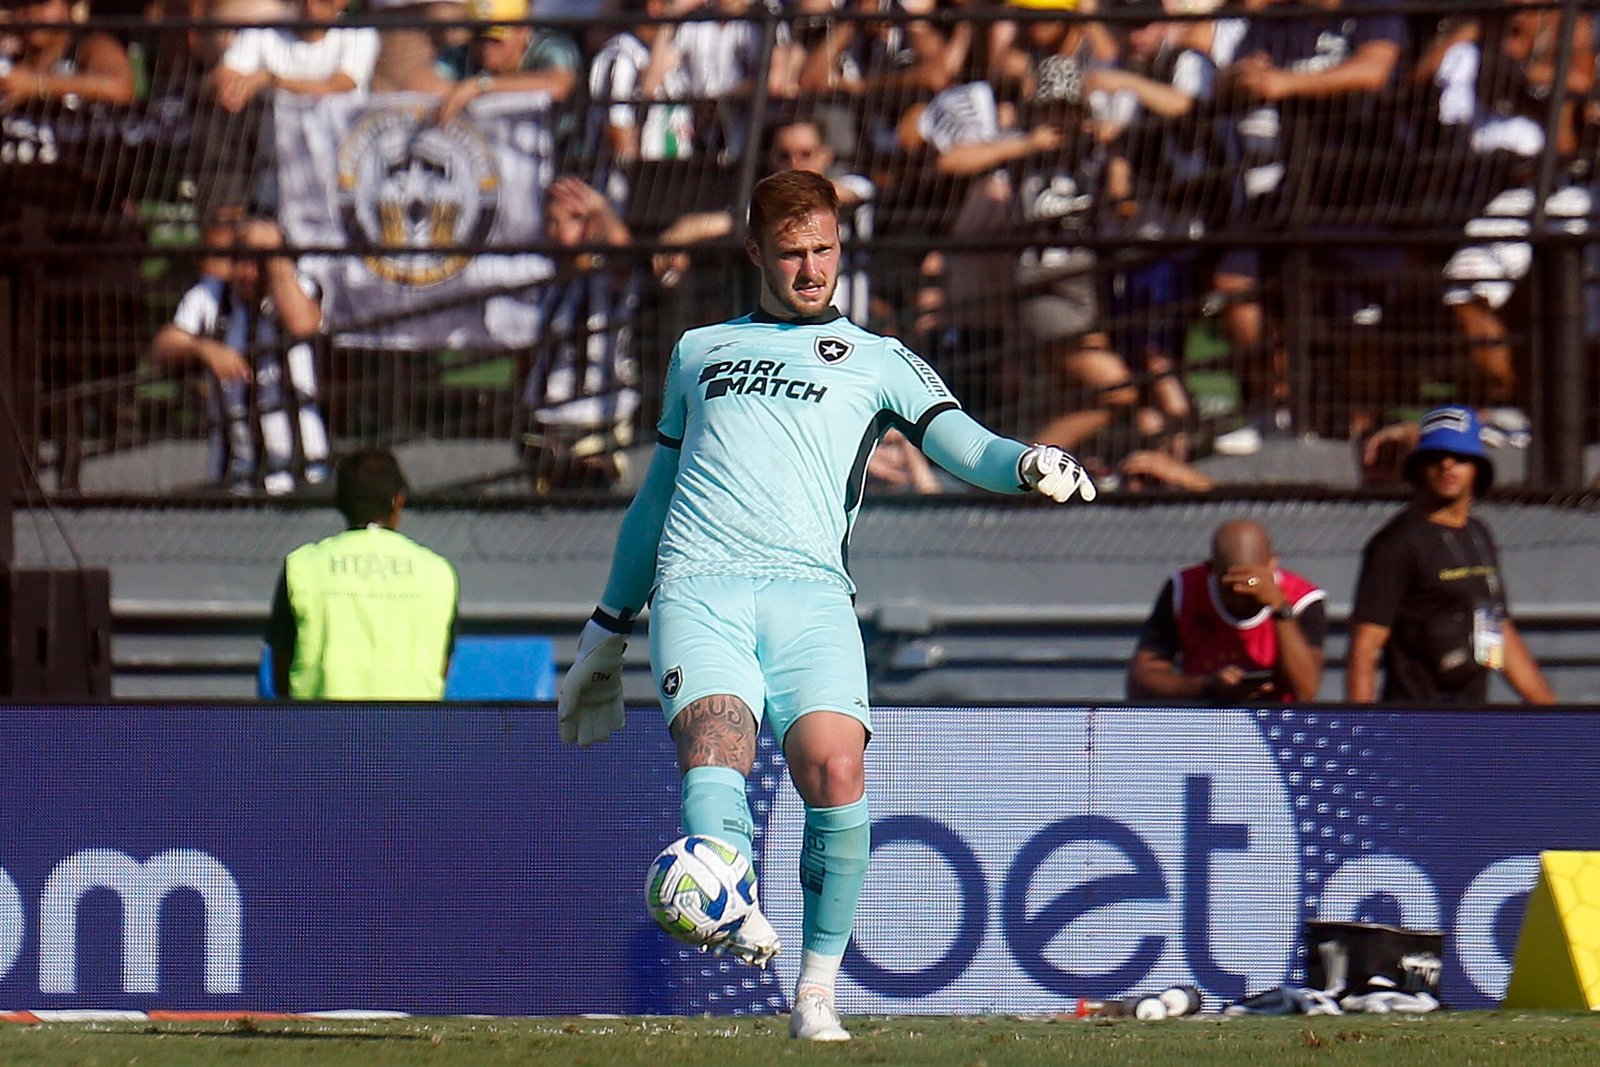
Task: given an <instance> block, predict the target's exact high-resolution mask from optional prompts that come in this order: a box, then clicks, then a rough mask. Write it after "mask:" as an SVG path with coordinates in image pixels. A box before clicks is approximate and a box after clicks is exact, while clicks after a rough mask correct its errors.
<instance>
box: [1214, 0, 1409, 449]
mask: <svg viewBox="0 0 1600 1067" xmlns="http://www.w3.org/2000/svg"><path fill="white" fill-rule="evenodd" d="M1275 2H1287V0H1275ZM1342 4H1343V0H1325V2H1323V3H1320V4H1319V5H1318V6H1317V7H1316V9H1315V11H1316V13H1315V14H1312V15H1309V16H1306V17H1295V18H1261V17H1256V18H1252V19H1251V20H1250V22H1249V25H1248V28H1247V29H1246V31H1245V35H1244V38H1243V40H1241V41H1240V42H1239V45H1238V48H1237V51H1236V58H1235V60H1234V61H1233V62H1232V63H1231V64H1229V65H1228V66H1227V67H1225V68H1224V69H1223V70H1222V71H1221V74H1220V84H1219V95H1220V96H1221V97H1222V98H1223V100H1224V101H1225V102H1227V103H1229V104H1231V105H1232V106H1233V108H1234V109H1235V112H1234V118H1233V123H1234V129H1235V130H1236V134H1237V141H1238V144H1239V151H1240V153H1241V158H1240V160H1239V167H1240V176H1241V177H1240V188H1239V190H1238V193H1237V196H1236V201H1237V204H1238V206H1237V208H1236V210H1235V212H1234V216H1233V217H1232V218H1230V220H1229V223H1228V225H1229V226H1230V228H1232V229H1235V230H1237V231H1241V232H1245V233H1248V231H1249V229H1250V228H1252V227H1254V228H1257V229H1260V230H1265V231H1277V230H1281V228H1282V227H1284V226H1286V225H1297V226H1300V227H1302V228H1306V229H1307V230H1309V231H1310V232H1312V233H1315V232H1317V231H1318V230H1319V229H1320V230H1321V232H1323V233H1327V232H1329V231H1330V230H1331V229H1334V228H1335V227H1336V225H1345V222H1346V220H1349V219H1352V218H1355V219H1359V220H1361V221H1362V222H1364V223H1365V224H1366V225H1368V226H1377V225H1381V224H1383V223H1384V222H1385V221H1387V219H1388V216H1389V213H1390V212H1392V211H1393V209H1394V207H1395V205H1394V204H1393V203H1391V202H1389V201H1387V200H1386V199H1385V198H1386V197H1392V196H1393V195H1396V193H1397V192H1398V190H1399V189H1400V187H1401V186H1402V185H1403V182H1401V181H1400V180H1398V178H1397V177H1395V176H1394V175H1393V174H1391V175H1389V177H1388V178H1387V179H1384V178H1383V176H1382V174H1381V172H1382V171H1383V170H1384V169H1385V168H1387V169H1388V170H1391V171H1394V172H1396V173H1398V170H1399V168H1400V167H1401V166H1403V165H1404V162H1405V160H1406V153H1405V148H1404V137H1403V133H1402V131H1401V129H1400V127H1399V125H1398V123H1397V121H1396V118H1395V113H1396V110H1397V109H1394V108H1392V107H1387V106H1385V105H1384V102H1383V101H1384V99H1385V97H1386V96H1388V95H1392V92H1393V90H1394V88H1395V86H1396V84H1397V82H1398V70H1399V61H1400V55H1401V52H1402V50H1403V49H1404V47H1405V43H1406V28H1405V22H1404V20H1403V19H1402V18H1401V17H1400V16H1399V15H1397V14H1390V13H1387V12H1381V11H1372V10H1371V9H1366V10H1362V11H1358V12H1355V13H1347V12H1344V11H1342V10H1341V7H1342ZM1357 144H1359V145H1360V146H1361V147H1360V150H1359V151H1355V152H1352V151H1348V150H1345V149H1344V147H1343V146H1345V145H1357ZM1291 146H1299V147H1296V148H1295V149H1294V150H1293V151H1291ZM1306 146H1309V148H1307V147H1306ZM1363 168H1365V170H1363ZM1351 198H1354V202H1351ZM1318 259H1319V266H1320V267H1322V268H1324V269H1330V270H1333V271H1337V272H1339V273H1340V274H1341V275H1342V277H1341V279H1340V280H1339V282H1338V283H1337V285H1336V291H1335V293H1334V302H1335V307H1334V308H1333V309H1332V312H1333V316H1334V318H1335V321H1342V322H1343V323H1347V324H1350V325H1352V326H1356V327H1368V326H1372V325H1375V324H1376V323H1378V322H1380V321H1381V320H1382V315H1383V302H1384V301H1383V295H1384V290H1383V285H1384V282H1385V281H1387V280H1389V279H1392V278H1393V277H1394V275H1395V274H1397V273H1398V272H1399V270H1400V268H1401V267H1402V266H1403V263H1404V260H1403V257H1401V256H1400V255H1399V253H1398V251H1397V250H1395V249H1393V248H1370V247H1367V248H1360V247H1351V246H1348V245H1333V246H1330V247H1325V248H1321V249H1319V253H1318ZM1279 273H1280V268H1279V266H1278V264H1277V262H1276V256H1275V255H1269V254H1267V253H1265V252H1262V251H1259V250H1257V249H1254V248H1248V247H1236V248H1230V249H1229V250H1228V251H1227V252H1225V253H1224V254H1223V256H1222V257H1221V259H1220V260H1219V262H1218V263H1217V266H1216V271H1215V274H1214V278H1213V286H1214V288H1215V290H1216V293H1217V295H1218V297H1219V298H1220V300H1221V301H1223V302H1224V309H1223V322H1224V324H1225V327H1226V330H1227V333H1228V339H1229V341H1230V343H1231V344H1232V346H1233V349H1234V352H1235V356H1236V358H1237V360H1238V362H1239V380H1240V391H1241V393H1242V394H1243V398H1242V399H1243V405H1244V407H1245V409H1246V411H1247V413H1248V415H1249V417H1250V419H1251V420H1252V421H1251V423H1250V424H1249V425H1247V426H1245V427H1242V428H1241V429H1240V430H1239V431H1238V432H1237V433H1236V434H1233V435H1226V436H1224V437H1222V438H1219V439H1218V441H1217V449H1218V451H1223V452H1228V453H1231V454H1246V453H1249V452H1254V451H1256V450H1258V449H1259V448H1260V447H1261V436H1262V431H1263V429H1266V430H1287V429H1289V428H1290V419H1291V413H1290V412H1289V410H1288V407H1287V401H1288V397H1289V395H1290V390H1289V384H1288V381H1287V379H1286V378H1285V377H1284V374H1283V370H1282V364H1283V354H1282V352H1281V351H1280V350H1279V348H1278V345H1277V343H1276V342H1275V340H1274V339H1273V333H1274V331H1273V329H1272V328H1271V327H1270V326H1269V323H1268V319H1267V312H1266V309H1265V304H1264V303H1263V300H1262V294H1261V291H1260V290H1261V283H1262V282H1263V280H1264V279H1268V278H1273V277H1275V276H1276V275H1278V274H1279ZM1343 355H1344V357H1345V358H1346V361H1347V362H1348V361H1349V355H1350V353H1348V352H1346V353H1344V354H1343ZM1361 399H1362V400H1371V399H1372V398H1369V397H1362V398H1361ZM1373 417H1374V416H1373V413H1372V412H1371V411H1370V410H1367V409H1366V408H1365V407H1360V408H1356V409H1353V410H1351V411H1350V412H1349V413H1348V418H1347V425H1345V426H1341V427H1337V428H1334V427H1330V429H1336V430H1337V431H1338V432H1340V433H1341V434H1342V435H1350V436H1355V435H1359V434H1360V433H1362V432H1364V430H1366V429H1368V428H1370V425H1371V422H1372V419H1373ZM1302 429H1306V430H1309V429H1310V427H1303V428H1302Z"/></svg>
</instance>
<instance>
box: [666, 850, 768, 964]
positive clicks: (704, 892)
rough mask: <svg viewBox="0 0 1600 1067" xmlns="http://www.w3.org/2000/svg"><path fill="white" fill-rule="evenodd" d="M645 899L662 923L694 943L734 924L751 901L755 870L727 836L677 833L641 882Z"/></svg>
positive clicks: (705, 942)
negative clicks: (679, 835)
mask: <svg viewBox="0 0 1600 1067" xmlns="http://www.w3.org/2000/svg"><path fill="white" fill-rule="evenodd" d="M644 898H645V904H646V906H647V907H648V908H649V909H650V917H651V918H652V919H654V920H655V921H656V925H658V926H660V927H661V929H663V930H665V931H666V932H667V933H669V934H671V935H672V936H673V937H675V938H677V939H678V940H679V941H683V942H685V943H687V944H690V945H694V946H696V947H697V948H705V947H707V946H709V945H713V944H716V943H717V942H718V941H720V940H721V939H722V938H723V937H724V936H725V935H726V934H727V933H728V932H729V931H732V930H736V929H738V927H739V925H740V924H741V923H743V922H744V920H745V917H746V916H748V915H749V914H750V912H751V911H752V910H754V908H755V906H756V872H755V870H754V869H752V868H751V866H750V861H749V860H747V859H745V858H744V856H742V855H741V854H740V853H739V850H738V849H736V848H734V847H733V846H732V845H730V844H728V843H727V842H726V841H722V840H719V839H718V838H715V837H706V836H705V835H703V834H691V835H689V836H688V837H680V838H678V840H676V841H674V842H673V843H672V844H670V845H668V846H667V847H666V848H664V849H662V850H661V854H660V855H659V856H657V857H656V858H655V862H654V863H652V864H650V871H649V874H648V875H646V877H645V882H644Z"/></svg>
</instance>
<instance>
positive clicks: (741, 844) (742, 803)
mask: <svg viewBox="0 0 1600 1067" xmlns="http://www.w3.org/2000/svg"><path fill="white" fill-rule="evenodd" d="M682 819H683V832H684V833H685V834H704V835H705V836H707V837H717V838H721V839H722V840H724V841H726V842H727V843H728V844H730V845H732V846H733V847H734V848H736V849H738V850H739V854H740V855H742V856H743V857H744V858H745V859H747V860H749V861H750V862H751V863H752V864H754V863H755V856H754V855H752V852H753V851H754V850H753V847H752V845H751V843H750V834H751V823H752V821H753V820H752V819H751V816H750V798H749V797H748V796H746V795H745V789H744V775H742V774H740V773H739V772H738V771H736V770H734V769H733V768H731V767H690V768H689V770H688V771H686V772H685V773H684V776H683V808H682Z"/></svg>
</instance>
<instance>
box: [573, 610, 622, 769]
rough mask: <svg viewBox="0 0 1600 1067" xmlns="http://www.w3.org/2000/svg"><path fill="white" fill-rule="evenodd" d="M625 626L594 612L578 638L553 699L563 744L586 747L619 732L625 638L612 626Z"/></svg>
mask: <svg viewBox="0 0 1600 1067" xmlns="http://www.w3.org/2000/svg"><path fill="white" fill-rule="evenodd" d="M608 624H609V625H608ZM628 625H629V624H628V623H627V622H626V621H623V620H619V619H616V618H614V617H611V616H608V615H607V614H606V613H605V612H603V611H596V612H595V613H594V616H593V617H592V618H590V620H589V621H588V622H587V623H585V624H584V626H583V633H581V634H579V635H578V654H577V656H576V657H575V658H574V660H573V663H572V666H571V667H570V668H569V669H568V670H567V674H566V677H564V678H563V679H561V693H560V695H559V696H558V697H557V698H556V708H557V711H558V712H559V715H560V719H561V740H563V741H565V742H566V743H567V744H569V745H570V744H577V745H580V746H582V747H583V748H588V747H589V746H590V745H596V744H599V743H600V742H601V741H604V740H605V739H606V738H608V737H610V736H611V735H612V734H613V733H615V732H616V731H618V730H620V729H622V725H623V722H624V721H625V716H624V713H623V710H622V653H623V650H624V649H626V648H627V647H628V635H627V633H626V631H625V630H624V632H620V633H619V632H618V631H617V630H616V629H615V628H614V627H617V626H621V627H624V628H626V627H628Z"/></svg>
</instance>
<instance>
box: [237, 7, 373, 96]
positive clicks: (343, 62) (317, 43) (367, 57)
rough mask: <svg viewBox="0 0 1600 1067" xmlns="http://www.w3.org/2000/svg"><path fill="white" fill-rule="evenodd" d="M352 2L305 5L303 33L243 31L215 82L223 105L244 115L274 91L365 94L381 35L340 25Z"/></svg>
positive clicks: (275, 29) (269, 29)
mask: <svg viewBox="0 0 1600 1067" xmlns="http://www.w3.org/2000/svg"><path fill="white" fill-rule="evenodd" d="M346 3H347V0H300V17H301V18H303V19H305V20H307V21H308V22H315V23H319V24H320V25H316V26H309V27H306V28H303V29H282V28H279V27H252V28H249V29H243V30H240V31H239V33H238V35H237V36H235V37H234V39H233V43H232V44H231V45H229V46H228V50H227V51H226V52H225V53H223V56H222V64H221V66H219V67H218V68H217V71H216V73H215V74H214V75H213V77H212V86H213V89H214V91H215V93H216V97H217V102H218V103H219V104H221V105H222V107H223V108H225V109H226V110H228V111H232V112H240V111H243V110H244V109H245V107H246V106H247V105H248V104H249V103H250V101H251V100H252V99H254V98H255V97H256V96H257V95H258V94H260V93H262V92H264V91H266V90H268V89H280V90H282V91H284V92H288V93H300V94H303V95H306V96H326V95H330V94H333V93H347V92H351V91H354V90H362V91H365V90H366V88H367V87H368V85H369V84H370V83H371V81H372V66H373V63H374V62H375V61H376V59H377V55H378V31H376V30H374V29H372V28H371V27H367V26H338V25H335V23H336V22H337V21H338V19H339V17H340V15H342V14H343V13H344V9H345V5H346Z"/></svg>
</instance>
